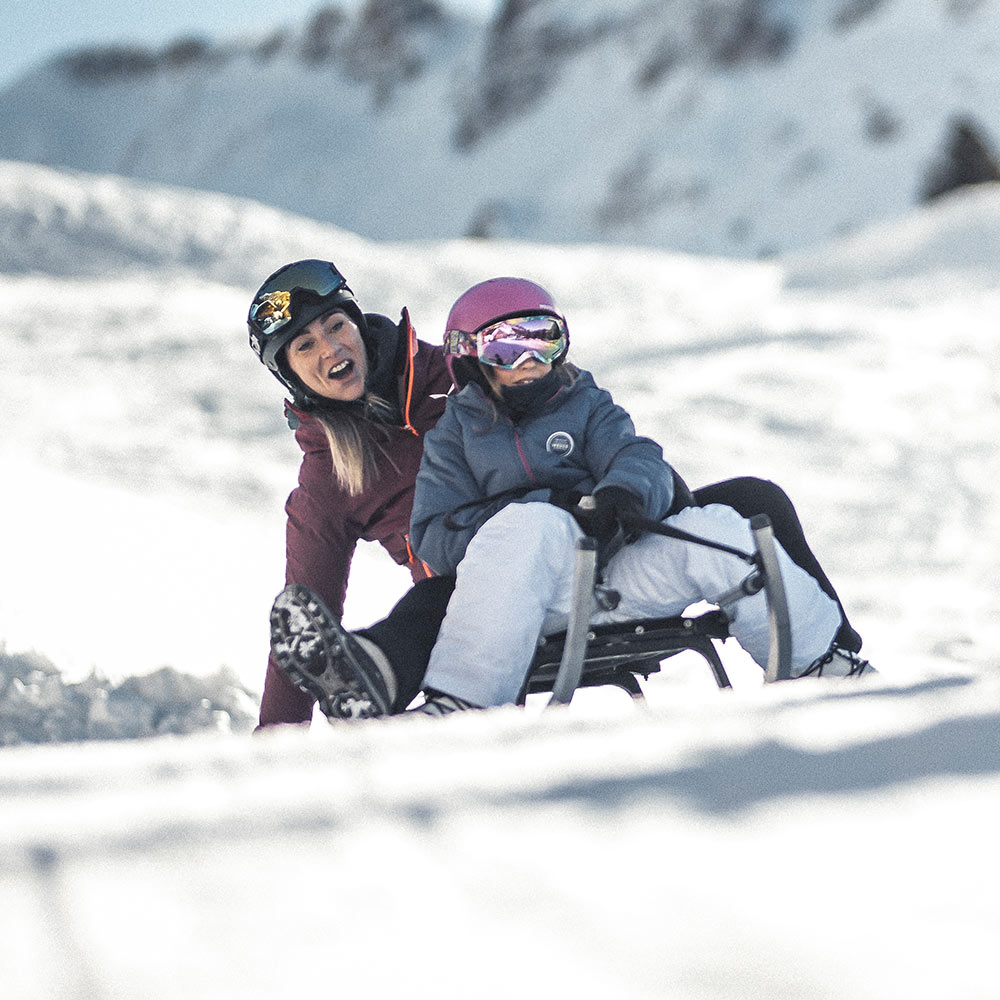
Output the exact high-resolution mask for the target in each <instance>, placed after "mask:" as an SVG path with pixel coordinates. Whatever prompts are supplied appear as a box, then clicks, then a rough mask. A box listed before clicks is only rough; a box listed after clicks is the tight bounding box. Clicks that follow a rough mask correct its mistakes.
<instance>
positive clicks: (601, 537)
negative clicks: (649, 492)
mask: <svg viewBox="0 0 1000 1000" xmlns="http://www.w3.org/2000/svg"><path fill="white" fill-rule="evenodd" d="M641 513H642V500H640V499H639V497H637V496H636V495H635V494H634V493H633V492H632V491H631V490H627V489H625V488H624V487H623V486H605V487H604V488H603V489H600V490H598V491H597V492H596V493H595V494H594V510H593V512H592V514H593V517H592V527H591V531H590V534H592V535H593V536H594V538H596V539H597V541H598V542H599V543H600V542H604V543H607V542H610V541H611V540H612V539H613V538H614V537H615V536H616V535H618V534H619V533H620V534H621V536H622V543H621V545H624V544H625V543H626V542H627V541H633V540H634V538H633V537H629V535H630V534H631V533H627V532H626V530H625V525H624V521H625V520H627V519H628V516H629V515H630V514H641ZM584 530H585V531H586V528H584ZM621 545H619V546H618V548H621ZM615 551H617V549H616V550H615ZM609 558H610V557H609Z"/></svg>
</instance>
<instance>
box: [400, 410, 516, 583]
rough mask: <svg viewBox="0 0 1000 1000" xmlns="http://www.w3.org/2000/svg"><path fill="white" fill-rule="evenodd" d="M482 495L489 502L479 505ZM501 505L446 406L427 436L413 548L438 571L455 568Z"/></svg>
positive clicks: (445, 572)
mask: <svg viewBox="0 0 1000 1000" xmlns="http://www.w3.org/2000/svg"><path fill="white" fill-rule="evenodd" d="M477 500H483V501H486V502H484V504H483V505H482V507H479V506H478V505H476V504H475V501H477ZM467 504H469V505H470V506H466V505H467ZM500 506H502V503H499V504H498V503H496V502H493V503H490V502H489V501H488V499H487V498H486V497H485V496H484V495H483V492H482V490H481V489H480V487H479V484H478V482H477V481H476V478H475V476H474V475H473V473H472V470H471V469H470V467H469V464H468V462H467V461H466V458H465V450H464V446H463V441H462V432H461V427H460V425H459V422H458V420H456V419H455V417H454V415H453V412H452V409H451V407H450V406H449V407H446V408H445V412H444V416H443V417H442V418H441V419H440V420H439V421H438V424H437V426H436V427H435V428H434V429H433V430H432V431H430V432H429V433H428V434H427V436H426V437H425V438H424V454H423V458H422V459H421V462H420V471H419V472H418V473H417V485H416V492H415V493H414V496H413V515H412V517H411V520H410V541H411V543H412V545H413V548H414V551H415V552H416V554H417V555H418V556H419V557H420V558H421V559H422V560H423V561H424V562H425V563H427V565H428V566H430V568H431V569H432V570H433V571H434V572H435V573H436V574H438V575H450V574H452V573H454V572H455V568H456V567H457V566H458V564H459V562H461V560H462V557H463V556H464V555H465V549H466V547H467V546H468V544H469V541H470V539H471V538H472V536H473V535H474V534H475V533H476V531H477V530H478V529H479V526H480V525H481V524H482V523H483V522H484V521H486V520H487V519H488V518H490V517H492V515H493V514H494V513H496V511H497V510H498V509H499V507H500ZM458 508H462V509H461V510H458ZM449 515H453V516H451V517H449Z"/></svg>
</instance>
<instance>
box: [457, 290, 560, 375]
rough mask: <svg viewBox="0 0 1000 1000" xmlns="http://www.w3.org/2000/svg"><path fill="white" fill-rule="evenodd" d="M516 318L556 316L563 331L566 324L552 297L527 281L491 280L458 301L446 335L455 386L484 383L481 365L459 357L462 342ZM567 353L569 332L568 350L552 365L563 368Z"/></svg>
mask: <svg viewBox="0 0 1000 1000" xmlns="http://www.w3.org/2000/svg"><path fill="white" fill-rule="evenodd" d="M517 316H555V317H557V318H558V319H559V320H560V321H561V322H562V324H563V326H564V327H565V324H566V320H565V318H564V317H563V315H562V313H561V312H560V311H559V309H558V308H557V307H556V304H555V302H554V301H553V298H552V296H551V295H550V294H549V293H548V292H547V291H546V290H545V289H544V288H542V286H541V285H536V284H535V283H534V282H533V281H528V280H527V279H526V278H490V279H488V280H487V281H481V282H480V283H479V284H478V285H473V286H472V287H471V288H470V289H469V290H468V291H466V292H464V293H463V294H462V295H460V296H459V297H458V300H457V301H456V302H455V304H454V305H453V306H452V307H451V312H449V313H448V322H447V324H446V326H445V335H444V346H445V359H446V363H447V365H448V371H449V372H450V373H451V378H452V381H453V382H454V383H455V385H456V386H458V387H459V388H462V387H463V386H465V385H466V383H468V382H469V381H472V380H473V379H476V380H481V375H480V372H479V366H478V363H477V362H476V361H475V360H474V359H473V358H469V357H462V356H460V354H461V353H463V352H460V350H459V344H460V343H461V342H462V340H463V339H464V338H467V337H473V336H475V334H476V333H477V332H478V331H479V330H481V329H482V328H483V327H484V326H488V325H489V324H491V323H495V322H497V321H499V320H502V319H510V318H513V317H517ZM568 353H569V331H568V329H567V331H566V347H565V349H564V350H563V352H562V353H561V354H560V355H558V356H557V357H556V358H554V359H553V361H552V364H554V365H557V364H562V362H563V361H565V359H566V355H567V354H568Z"/></svg>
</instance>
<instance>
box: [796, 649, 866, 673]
mask: <svg viewBox="0 0 1000 1000" xmlns="http://www.w3.org/2000/svg"><path fill="white" fill-rule="evenodd" d="M877 673H878V671H877V670H876V669H875V668H874V667H873V666H872V665H871V664H870V663H869V662H868V661H867V660H863V659H861V657H860V656H858V654H857V653H852V652H851V651H850V650H849V649H843V648H841V647H840V646H838V645H837V644H836V642H834V644H833V645H832V646H831V647H830V648H829V649H828V650H827V651H826V653H825V654H824V655H823V656H821V657H820V658H819V659H818V660H816V661H815V662H813V663H811V664H810V665H809V666H808V667H806V669H805V670H803V671H802V673H801V674H798V675H797V676H799V677H860V676H861V675H862V674H864V675H866V676H867V675H868V674H877Z"/></svg>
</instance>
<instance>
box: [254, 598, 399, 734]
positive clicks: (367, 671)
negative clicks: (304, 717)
mask: <svg viewBox="0 0 1000 1000" xmlns="http://www.w3.org/2000/svg"><path fill="white" fill-rule="evenodd" d="M271 653H272V655H273V656H274V659H275V662H276V663H277V664H278V666H279V667H280V668H281V670H282V671H283V672H284V673H285V675H286V676H287V677H288V678H289V679H290V680H291V681H292V683H293V684H295V686H296V687H298V688H299V689H300V690H302V691H305V692H306V693H307V694H310V695H312V696H313V697H314V698H315V699H316V701H317V702H318V703H319V707H320V710H321V711H322V712H323V714H324V715H325V716H326V717H327V718H328V719H331V720H340V719H374V718H378V717H379V716H382V715H388V714H389V713H390V712H391V711H392V703H393V700H394V698H395V695H396V677H395V674H394V673H393V671H392V668H391V667H390V665H389V661H388V660H387V659H386V657H385V654H384V653H382V651H381V650H380V649H379V648H378V646H376V645H375V644H374V643H373V642H370V641H368V640H366V639H362V638H360V637H358V636H355V635H351V633H350V632H347V631H345V630H344V629H343V628H341V625H340V622H339V620H338V619H337V618H336V616H335V615H333V614H332V612H331V611H330V609H329V608H328V607H327V606H326V605H325V604H324V603H323V602H322V601H321V600H320V599H319V597H317V596H316V594H314V593H313V592H312V591H311V590H310V589H309V588H308V587H304V586H302V585H301V584H293V585H292V586H290V587H286V588H285V589H284V590H283V591H282V592H281V593H280V594H278V596H277V597H276V598H275V601H274V606H273V607H272V608H271Z"/></svg>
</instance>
